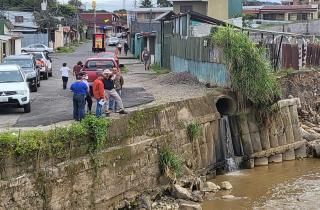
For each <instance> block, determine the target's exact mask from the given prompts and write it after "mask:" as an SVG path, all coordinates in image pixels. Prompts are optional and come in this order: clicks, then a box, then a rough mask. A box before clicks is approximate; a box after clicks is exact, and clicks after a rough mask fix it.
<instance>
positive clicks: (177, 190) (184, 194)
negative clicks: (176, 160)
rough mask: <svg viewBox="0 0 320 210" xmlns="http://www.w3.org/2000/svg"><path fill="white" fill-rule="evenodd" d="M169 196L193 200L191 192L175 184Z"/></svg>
mask: <svg viewBox="0 0 320 210" xmlns="http://www.w3.org/2000/svg"><path fill="white" fill-rule="evenodd" d="M171 194H172V196H173V197H174V198H177V199H185V200H193V198H192V195H191V192H190V191H189V190H187V189H186V188H183V187H181V186H180V185H177V184H175V185H173V186H172V190H171Z"/></svg>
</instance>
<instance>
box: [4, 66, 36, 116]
mask: <svg viewBox="0 0 320 210" xmlns="http://www.w3.org/2000/svg"><path fill="white" fill-rule="evenodd" d="M0 106H1V107H12V108H23V109H24V112H25V113H29V112H30V111H31V106H30V90H29V86H28V83H27V78H26V76H25V74H24V73H23V71H22V70H21V68H20V66H18V65H15V64H0Z"/></svg>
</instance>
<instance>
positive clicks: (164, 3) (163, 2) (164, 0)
mask: <svg viewBox="0 0 320 210" xmlns="http://www.w3.org/2000/svg"><path fill="white" fill-rule="evenodd" d="M157 4H158V6H159V7H172V3H171V2H170V1H169V0H157Z"/></svg>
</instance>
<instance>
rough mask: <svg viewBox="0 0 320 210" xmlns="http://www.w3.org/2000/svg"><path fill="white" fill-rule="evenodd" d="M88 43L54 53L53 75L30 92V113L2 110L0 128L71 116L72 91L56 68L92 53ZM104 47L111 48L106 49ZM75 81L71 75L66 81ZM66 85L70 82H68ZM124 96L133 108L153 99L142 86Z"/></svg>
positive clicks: (28, 124)
mask: <svg viewBox="0 0 320 210" xmlns="http://www.w3.org/2000/svg"><path fill="white" fill-rule="evenodd" d="M90 48H91V43H85V44H83V45H81V46H80V47H79V48H78V49H77V50H76V52H75V53H72V54H53V55H52V61H53V77H51V78H49V80H42V81H41V87H40V88H39V89H38V92H36V93H32V94H31V113H27V114H24V113H23V110H22V109H1V110H0V128H6V127H12V126H14V127H30V126H40V125H50V124H52V123H57V122H61V121H66V120H71V119H72V100H71V98H72V94H71V93H70V91H69V90H63V89H62V81H61V77H60V74H59V69H60V67H61V65H62V63H63V62H66V63H67V64H68V66H69V67H70V68H72V66H73V65H74V64H75V63H77V62H78V61H79V60H81V61H84V60H85V59H86V58H88V57H90V56H92V55H93V54H92V52H91V51H90ZM107 50H110V51H111V50H113V49H112V48H109V49H107ZM128 62H129V63H130V62H132V60H123V62H122V61H121V63H128ZM73 81H74V78H73V77H71V78H70V81H69V84H71V82H73ZM68 86H69V85H68ZM123 93H124V95H123V99H124V104H125V107H133V106H137V105H141V104H144V103H149V102H151V101H153V100H154V98H153V96H152V95H150V94H148V93H146V92H145V90H144V89H143V88H142V87H135V88H129V89H124V91H123Z"/></svg>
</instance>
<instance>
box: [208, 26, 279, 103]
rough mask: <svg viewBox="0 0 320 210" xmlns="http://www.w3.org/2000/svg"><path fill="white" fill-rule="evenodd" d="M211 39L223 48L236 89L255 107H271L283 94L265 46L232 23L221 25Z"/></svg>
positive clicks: (234, 88)
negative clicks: (232, 25)
mask: <svg viewBox="0 0 320 210" xmlns="http://www.w3.org/2000/svg"><path fill="white" fill-rule="evenodd" d="M212 40H213V42H214V44H215V45H217V46H218V47H221V48H222V49H223V52H224V58H225V61H226V64H227V65H228V70H229V73H230V78H231V84H232V88H233V90H234V91H236V92H238V93H241V94H242V95H243V96H244V98H245V99H248V100H249V101H251V102H252V103H253V104H254V105H255V106H256V107H268V106H270V105H271V104H273V103H274V102H275V101H276V100H278V99H279V98H280V93H281V91H280V87H279V85H278V83H277V80H276V76H275V75H274V73H273V72H272V67H271V64H270V62H269V61H268V60H267V58H266V57H265V53H264V49H262V48H258V47H256V45H255V43H253V42H252V41H251V40H250V39H249V37H248V36H247V35H246V34H244V33H242V32H241V31H237V30H235V29H234V28H232V27H221V28H219V29H218V30H217V31H216V32H214V33H213V34H212Z"/></svg>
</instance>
